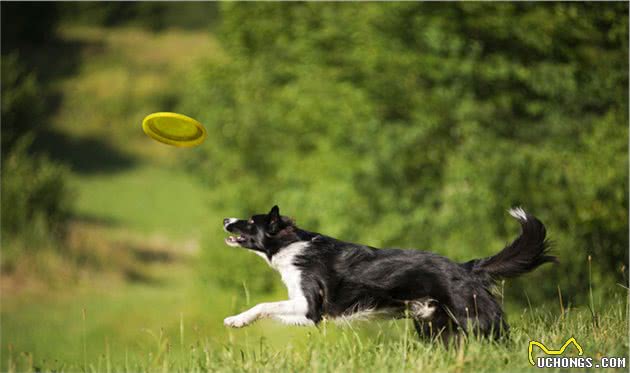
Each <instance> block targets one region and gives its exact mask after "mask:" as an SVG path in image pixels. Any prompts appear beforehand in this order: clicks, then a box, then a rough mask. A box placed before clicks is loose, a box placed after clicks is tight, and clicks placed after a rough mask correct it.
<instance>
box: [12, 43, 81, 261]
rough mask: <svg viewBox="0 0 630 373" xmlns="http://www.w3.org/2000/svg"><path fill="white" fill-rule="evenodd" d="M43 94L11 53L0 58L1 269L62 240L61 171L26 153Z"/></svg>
mask: <svg viewBox="0 0 630 373" xmlns="http://www.w3.org/2000/svg"><path fill="white" fill-rule="evenodd" d="M43 96H44V92H43V89H42V87H41V86H40V85H39V84H38V81H37V78H36V76H35V74H34V73H30V72H28V71H26V69H24V68H23V67H22V65H21V64H20V60H19V59H18V57H17V55H16V54H10V55H7V56H3V58H2V178H1V186H2V206H1V210H2V230H1V232H2V248H3V255H2V266H3V269H9V268H10V267H11V262H13V261H14V260H15V259H16V258H17V257H18V256H19V255H21V254H22V250H29V251H31V252H35V251H37V250H40V249H50V248H51V247H53V248H54V247H55V245H56V243H57V242H58V241H59V239H60V238H61V237H62V236H63V233H64V230H65V225H66V221H67V218H68V216H69V214H70V207H71V203H72V199H71V196H72V193H71V191H70V188H69V187H68V185H67V176H68V170H67V168H66V167H64V166H62V165H60V164H57V163H54V162H52V161H50V160H48V159H47V158H46V157H45V156H42V155H35V154H32V153H31V151H30V150H29V145H30V143H31V139H32V137H33V134H34V133H35V132H36V131H37V130H39V129H40V128H41V127H42V125H43V123H42V122H43V118H44V111H45V106H44V103H43V102H42V101H43V99H42V97H43Z"/></svg>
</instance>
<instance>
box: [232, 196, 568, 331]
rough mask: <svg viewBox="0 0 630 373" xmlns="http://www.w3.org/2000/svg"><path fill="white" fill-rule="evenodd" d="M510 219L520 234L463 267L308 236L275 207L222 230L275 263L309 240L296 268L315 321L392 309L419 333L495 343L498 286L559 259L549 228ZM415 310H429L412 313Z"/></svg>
mask: <svg viewBox="0 0 630 373" xmlns="http://www.w3.org/2000/svg"><path fill="white" fill-rule="evenodd" d="M511 214H512V215H513V216H514V217H515V218H517V219H518V220H519V222H520V224H521V227H522V233H521V235H520V236H519V237H518V238H517V239H516V240H515V241H514V242H512V243H511V244H509V245H508V246H506V247H505V248H504V249H503V250H502V251H500V252H499V253H498V254H496V255H494V256H491V257H488V258H483V259H475V260H471V261H469V262H466V263H461V264H460V263H455V262H453V261H451V260H449V259H447V258H446V257H443V256H441V255H438V254H435V253H431V252H427V251H420V250H400V249H376V248H373V247H370V246H365V245H360V244H355V243H349V242H344V241H341V240H337V239H335V238H332V237H328V236H325V235H322V234H319V233H314V232H309V231H306V230H303V229H300V228H298V227H297V226H296V225H295V223H294V222H293V221H292V220H290V219H289V218H287V217H284V216H281V215H280V212H279V209H278V207H277V206H274V207H273V208H272V209H271V211H270V212H269V213H268V214H261V215H254V216H253V217H252V218H251V219H249V220H237V219H226V220H225V221H224V226H225V229H226V230H227V231H229V232H233V233H235V234H238V235H239V236H238V237H230V238H229V239H227V240H226V242H228V244H230V245H231V246H241V247H244V248H247V249H249V250H253V251H257V252H259V253H260V254H262V255H263V256H265V257H266V258H267V259H268V260H269V262H270V263H271V261H272V260H273V258H274V256H275V255H277V254H278V253H279V252H281V251H282V250H283V249H284V248H286V247H289V245H291V244H294V243H297V242H308V246H306V249H305V250H304V251H302V252H301V253H300V255H298V256H296V257H295V258H294V259H293V264H294V265H295V267H296V268H299V270H300V274H301V275H300V276H301V282H300V286H301V290H302V294H303V296H304V298H306V300H307V304H308V312H307V313H306V318H307V319H309V320H311V321H312V322H313V323H315V324H317V323H318V322H320V321H321V320H322V318H323V317H329V318H335V317H340V316H348V315H351V314H352V313H354V312H357V311H360V310H364V309H370V310H374V311H379V310H387V311H388V313H389V314H390V315H392V316H393V317H404V316H405V315H407V316H411V317H412V318H414V322H415V325H416V329H417V330H418V332H419V334H420V335H421V336H425V337H430V338H433V337H435V336H437V335H439V336H441V337H442V338H443V339H444V340H448V339H449V338H450V337H451V336H453V335H456V334H457V332H460V333H468V332H471V331H472V332H473V333H475V334H478V335H482V336H487V337H493V338H498V337H500V336H502V335H505V334H506V333H507V332H508V324H507V322H506V319H505V315H504V313H503V310H502V309H501V305H500V304H499V302H498V301H497V299H496V298H495V297H494V296H493V294H492V293H493V287H494V284H495V282H496V281H497V280H498V279H502V278H510V277H516V276H519V275H521V274H524V273H527V272H529V271H532V270H534V269H535V268H536V267H538V266H540V265H541V264H544V263H547V262H555V261H556V258H555V257H553V256H549V255H547V252H548V244H547V241H546V239H545V227H544V225H543V224H542V223H541V222H540V221H539V220H538V219H536V218H535V217H533V216H531V215H528V214H526V213H525V212H524V211H523V210H521V209H517V210H512V211H511ZM414 306H421V307H424V310H425V312H424V313H422V312H421V313H420V314H414V312H413V307H414ZM410 310H411V312H410Z"/></svg>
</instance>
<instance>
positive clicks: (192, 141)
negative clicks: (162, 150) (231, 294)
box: [142, 112, 207, 147]
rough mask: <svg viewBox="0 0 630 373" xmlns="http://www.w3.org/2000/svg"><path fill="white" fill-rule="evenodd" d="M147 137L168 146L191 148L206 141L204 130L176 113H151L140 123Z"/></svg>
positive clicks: (200, 125)
mask: <svg viewBox="0 0 630 373" xmlns="http://www.w3.org/2000/svg"><path fill="white" fill-rule="evenodd" d="M142 130H143V131H144V133H146V134H147V135H148V136H149V137H151V138H153V139H154V140H157V141H159V142H162V143H164V144H168V145H174V146H180V147H191V146H197V145H199V144H201V143H202V142H203V141H204V140H205V139H206V136H207V134H206V129H205V128H203V125H202V124H201V123H199V122H197V121H196V120H194V119H192V118H190V117H187V116H185V115H182V114H177V113H166V112H162V113H153V114H149V115H147V116H146V118H144V120H143V121H142Z"/></svg>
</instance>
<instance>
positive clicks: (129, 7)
mask: <svg viewBox="0 0 630 373" xmlns="http://www.w3.org/2000/svg"><path fill="white" fill-rule="evenodd" d="M57 7H58V8H59V12H60V14H61V18H62V19H63V20H64V21H66V22H68V23H79V24H88V25H92V26H94V25H102V26H110V27H111V26H116V25H136V26H141V27H146V28H149V29H152V30H155V31H157V30H162V29H166V28H169V27H179V28H188V29H193V28H208V27H210V26H212V25H213V24H214V22H215V21H216V18H217V4H215V3H212V2H176V3H169V2H159V1H158V2H156V1H147V2H137V3H130V2H127V3H125V2H85V3H76V2H75V3H60V4H58V5H57Z"/></svg>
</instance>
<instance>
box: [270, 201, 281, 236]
mask: <svg viewBox="0 0 630 373" xmlns="http://www.w3.org/2000/svg"><path fill="white" fill-rule="evenodd" d="M267 217H268V218H269V230H270V231H271V232H273V233H275V232H277V231H278V228H279V223H280V222H281V221H282V220H281V218H280V209H279V208H278V205H275V206H273V207H272V208H271V211H269V214H267Z"/></svg>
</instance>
